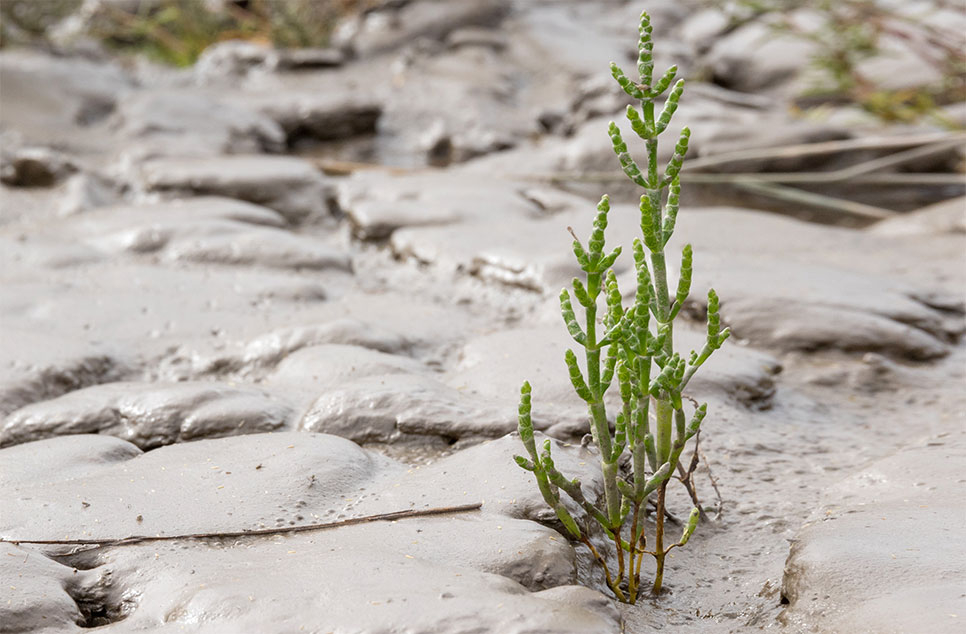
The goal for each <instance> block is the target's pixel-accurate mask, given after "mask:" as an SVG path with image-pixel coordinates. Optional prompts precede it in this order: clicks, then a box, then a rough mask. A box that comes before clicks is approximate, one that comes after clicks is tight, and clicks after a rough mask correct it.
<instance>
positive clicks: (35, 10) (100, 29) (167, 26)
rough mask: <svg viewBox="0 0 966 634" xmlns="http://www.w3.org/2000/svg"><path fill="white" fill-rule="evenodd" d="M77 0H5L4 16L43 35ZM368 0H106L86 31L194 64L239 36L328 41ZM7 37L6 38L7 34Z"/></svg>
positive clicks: (308, 43) (289, 43)
mask: <svg viewBox="0 0 966 634" xmlns="http://www.w3.org/2000/svg"><path fill="white" fill-rule="evenodd" d="M80 4H81V1H80V0H0V17H2V18H3V20H4V21H8V20H9V22H10V23H11V24H12V25H13V26H15V27H16V29H17V30H18V31H19V32H20V33H22V34H26V35H29V36H31V37H33V38H36V39H43V37H44V33H45V31H46V30H47V28H49V27H50V26H52V25H53V24H55V23H56V22H57V21H59V20H60V19H62V18H64V17H66V16H67V15H69V14H70V13H71V12H72V11H75V10H76V9H77V8H78V6H79V5H80ZM368 4H369V2H367V1H366V0H134V1H131V2H127V3H120V2H119V3H103V4H102V5H101V6H100V7H99V10H98V11H97V12H96V14H94V15H91V16H87V20H88V22H87V25H86V31H87V35H89V36H90V37H93V38H94V39H97V40H99V41H101V42H103V43H104V44H105V45H106V46H108V47H110V48H113V49H116V50H120V51H125V52H132V53H141V54H144V55H147V56H149V57H151V58H152V59H154V60H156V61H160V62H163V63H167V64H172V65H174V66H190V65H191V64H193V63H194V62H195V61H196V60H197V59H198V56H199V55H200V54H201V52H202V51H204V50H205V48H207V47H208V46H210V45H211V44H214V43H217V42H221V41H224V40H232V39H242V40H249V41H254V42H262V43H265V44H271V45H274V46H276V47H278V48H305V47H316V46H325V45H326V44H328V42H329V39H330V37H331V34H332V30H333V29H334V27H335V25H336V24H337V22H338V20H339V18H341V17H342V16H344V15H346V14H347V13H350V12H353V11H358V10H361V9H363V8H365V7H366V6H367V5H368ZM3 39H4V41H6V40H7V39H9V36H5V37H4V38H3Z"/></svg>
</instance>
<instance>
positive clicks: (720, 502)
mask: <svg viewBox="0 0 966 634" xmlns="http://www.w3.org/2000/svg"><path fill="white" fill-rule="evenodd" d="M701 459H702V460H704V467H705V468H706V469H707V470H708V479H709V480H711V488H712V489H714V494H715V497H716V498H717V500H718V503H717V504H716V507H717V508H716V509H715V513H714V519H715V521H717V520H718V519H720V518H721V511H722V510H723V509H724V500H723V499H722V497H721V491H720V490H719V489H718V479H717V478H715V477H714V473H712V472H711V461H710V460H708V457H707V456H706V455H704V452H703V451H702V452H701Z"/></svg>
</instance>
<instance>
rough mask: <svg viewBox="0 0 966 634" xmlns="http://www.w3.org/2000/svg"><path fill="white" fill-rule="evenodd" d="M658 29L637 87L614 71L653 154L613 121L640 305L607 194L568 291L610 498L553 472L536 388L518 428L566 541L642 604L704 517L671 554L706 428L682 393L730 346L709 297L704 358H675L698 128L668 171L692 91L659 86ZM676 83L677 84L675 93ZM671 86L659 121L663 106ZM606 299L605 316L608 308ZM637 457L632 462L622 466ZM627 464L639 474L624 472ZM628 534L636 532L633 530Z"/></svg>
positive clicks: (644, 20)
mask: <svg viewBox="0 0 966 634" xmlns="http://www.w3.org/2000/svg"><path fill="white" fill-rule="evenodd" d="M651 30H652V27H651V23H650V18H649V17H648V15H647V13H646V12H645V13H642V14H641V22H640V29H639V32H640V39H639V43H638V48H639V58H638V68H637V70H638V74H639V76H640V79H639V81H633V80H631V79H630V78H628V77H627V75H626V74H625V73H624V71H623V70H621V69H620V68H619V67H618V66H617V65H616V64H611V74H612V75H613V76H614V79H615V80H616V81H617V83H618V84H619V85H620V87H621V88H622V89H623V90H624V92H626V93H627V94H628V95H630V96H631V97H632V98H634V99H636V100H639V101H640V109H637V108H635V107H633V106H628V107H627V120H628V122H629V123H630V126H631V128H632V129H633V131H634V132H635V133H636V134H637V135H638V136H639V137H640V138H641V139H643V141H644V144H645V147H646V161H647V163H646V164H645V166H644V167H645V169H644V170H643V171H642V170H641V168H640V167H639V166H638V164H637V163H636V162H635V160H634V159H633V158H632V157H631V155H630V152H629V151H628V148H627V144H626V143H625V142H624V138H623V135H622V133H621V130H620V128H619V127H618V126H617V124H616V123H614V122H611V124H610V127H609V131H608V132H609V135H610V138H611V142H612V144H613V147H614V153H615V154H616V155H617V158H618V161H619V163H620V166H621V169H623V171H624V173H625V174H626V175H627V177H628V178H630V179H631V180H632V181H633V182H635V183H636V184H637V185H639V186H640V187H641V188H642V189H643V190H644V193H643V195H642V196H641V203H640V226H641V234H642V235H641V237H640V238H637V239H635V240H634V243H633V258H634V265H635V269H636V272H637V288H636V293H635V297H634V301H633V303H632V304H631V305H630V306H629V307H626V308H625V306H624V305H623V301H622V294H621V292H620V289H619V288H618V284H617V279H616V276H615V274H614V270H613V268H612V267H613V265H614V263H615V261H616V260H617V258H618V257H619V256H620V255H621V248H620V247H617V248H615V249H613V250H612V251H610V252H605V249H604V243H605V241H604V233H605V230H606V229H607V218H608V214H609V213H610V202H609V200H608V198H607V196H606V195H605V196H604V197H603V198H602V199H601V201H600V204H599V205H598V206H597V216H596V218H595V220H594V227H593V230H592V232H591V235H590V239H589V241H588V243H587V247H584V245H583V244H582V243H581V241H580V240H579V239H577V238H576V236H575V238H574V243H573V250H574V255H575V256H576V258H577V262H578V264H579V266H580V268H581V270H582V271H583V272H584V279H583V280H581V279H578V278H575V279H574V280H573V296H571V291H570V290H568V289H563V290H562V291H561V293H560V309H561V314H562V315H563V319H564V323H565V324H566V326H567V330H568V331H569V332H570V335H571V336H572V337H573V339H574V341H575V342H576V343H577V344H578V345H579V346H581V347H582V348H583V349H584V368H583V369H581V367H580V362H579V361H578V360H577V354H576V353H575V352H574V351H573V350H567V352H566V354H565V357H564V358H565V361H566V364H567V368H568V371H569V373H570V380H571V382H572V383H573V386H574V390H575V391H576V392H577V395H578V396H579V397H580V398H581V399H583V400H584V401H585V402H586V403H587V407H588V411H589V419H590V432H591V436H592V438H593V442H594V444H595V445H596V448H597V451H598V453H599V455H600V466H601V471H602V475H603V484H604V495H603V499H602V500H601V501H600V503H595V502H594V501H591V500H589V499H588V498H587V497H586V496H585V494H584V492H583V490H582V487H581V483H580V481H579V480H577V479H572V480H568V479H567V478H566V477H565V476H564V475H563V474H562V473H561V472H560V471H559V470H557V468H556V466H555V465H554V461H553V457H552V456H551V443H550V441H549V439H548V440H546V441H545V442H544V443H543V447H542V449H541V450H540V451H538V448H537V445H536V441H535V439H534V432H533V423H532V421H531V418H530V412H531V393H530V392H531V388H530V384H529V383H524V384H523V387H522V388H521V390H520V407H519V425H518V430H519V433H520V438H521V440H522V441H523V445H524V447H525V448H526V450H527V454H528V455H529V458H526V457H523V456H515V459H516V461H517V464H519V465H520V466H521V467H522V468H524V469H526V470H528V471H530V472H532V473H533V474H534V476H535V477H536V481H537V486H538V487H539V489H540V492H541V494H542V495H543V498H544V500H546V502H547V504H549V505H550V507H551V508H553V510H554V511H555V512H556V515H557V517H558V518H559V519H560V521H561V522H562V523H563V525H564V527H565V528H566V530H567V532H568V533H569V534H570V535H571V536H572V537H573V538H574V539H575V540H578V541H580V542H581V543H583V544H584V545H586V546H587V547H588V548H589V549H590V551H591V553H593V555H594V557H595V558H596V559H597V561H598V562H599V563H600V564H601V566H602V567H603V571H604V576H605V579H606V582H607V585H608V586H609V587H610V589H611V590H612V591H613V593H614V596H616V597H617V599H619V600H620V601H624V602H627V603H634V602H635V601H636V600H637V598H638V596H639V594H640V588H641V578H640V576H641V564H642V561H643V559H644V556H645V555H650V556H652V557H654V559H655V561H656V573H655V577H654V580H653V583H652V585H651V588H652V591H653V592H654V593H659V592H660V590H661V587H662V583H663V576H664V562H665V558H666V557H667V553H668V552H669V551H670V550H671V549H673V548H676V547H680V546H684V545H685V544H686V543H687V542H688V540H689V539H690V537H691V534H692V533H693V532H694V529H695V527H696V526H697V523H698V519H699V516H700V511H699V509H697V508H694V509H693V510H692V511H691V514H690V517H689V518H688V521H687V522H686V524H685V528H684V531H683V533H682V535H681V537H680V538H679V539H678V541H676V542H674V543H672V544H670V545H666V544H665V534H664V533H665V531H664V518H665V501H666V491H667V486H668V482H669V479H670V477H671V474H672V473H673V472H674V471H675V469H676V468H677V466H678V462H679V461H680V457H681V453H682V452H683V451H684V448H685V446H686V445H687V443H688V441H689V440H690V439H691V438H693V437H694V436H695V435H696V434H697V433H698V431H699V429H700V428H701V422H702V421H703V420H704V417H705V414H706V413H707V404H702V405H697V406H695V407H694V408H693V409H694V411H693V412H692V413H691V416H690V420H689V418H688V416H687V414H686V413H685V405H684V404H685V402H686V401H689V399H688V398H687V397H684V394H683V393H684V389H685V387H686V386H687V385H688V382H689V381H690V380H691V377H693V376H694V373H695V372H696V371H697V370H698V368H700V367H701V365H702V364H704V362H705V361H707V359H708V358H709V357H710V356H711V354H712V353H713V352H714V351H715V350H717V349H718V348H720V347H721V345H722V344H723V343H724V341H725V340H726V339H727V338H728V335H729V330H728V329H727V328H725V329H722V328H721V319H720V317H719V314H718V296H717V295H716V294H715V292H714V290H711V291H709V292H708V309H707V321H708V334H707V339H706V342H705V344H704V347H703V348H702V349H701V350H700V351H691V352H690V354H689V355H687V356H682V355H681V354H680V353H679V352H676V351H675V349H674V328H673V324H674V320H675V318H676V317H677V316H678V315H679V313H680V311H681V307H682V306H683V305H684V302H685V301H686V300H687V298H688V296H689V294H690V290H691V275H692V273H691V272H692V267H691V263H692V250H691V246H690V245H687V246H685V247H684V249H683V252H682V255H681V270H680V276H679V279H678V284H677V288H676V289H675V292H674V294H673V295H672V294H671V292H670V290H669V286H668V271H667V264H666V259H665V253H664V249H665V246H666V245H667V243H668V240H669V239H670V237H671V234H672V233H673V232H674V225H675V220H676V219H677V214H678V205H679V199H680V193H681V180H680V172H681V166H682V163H683V161H684V157H685V155H686V154H687V151H688V141H689V139H690V135H691V133H690V130H688V129H687V128H684V129H683V130H682V131H681V133H680V136H679V137H678V141H677V144H676V146H675V149H674V154H673V156H672V157H671V159H670V161H669V162H668V164H667V165H666V166H665V168H664V171H663V174H661V173H659V166H658V159H657V156H658V153H657V150H658V136H659V135H660V134H661V133H663V132H664V131H665V130H666V129H667V127H668V125H669V124H670V121H671V118H672V116H673V115H674V112H675V110H677V106H678V102H679V100H680V98H681V95H682V93H683V90H684V80H677V82H675V81H674V80H675V76H676V74H677V68H676V67H674V66H672V67H671V68H669V69H668V70H667V71H666V72H665V73H664V74H663V75H662V76H661V77H660V78H659V79H658V80H657V81H653V75H654V62H653V56H652V49H653V42H652V40H651ZM672 82H673V85H672ZM669 88H670V93H669V94H668V96H667V98H666V99H665V101H664V106H663V109H662V110H661V112H660V114H657V113H656V110H655V103H654V102H655V100H656V99H657V98H658V97H660V95H662V94H663V93H664V92H665V91H666V90H668V89H669ZM601 295H603V296H604V297H603V306H602V305H601ZM574 298H575V299H576V300H577V304H578V305H579V306H580V308H581V309H582V312H583V323H581V321H580V320H579V319H578V317H577V312H576V311H575V310H574V305H573V299H574ZM615 378H616V384H617V388H618V389H619V391H620V397H621V403H622V406H621V409H620V410H619V411H618V412H616V415H615V416H614V420H613V427H612V425H611V420H610V418H609V417H608V415H607V408H606V405H605V402H604V395H605V393H606V392H607V391H608V389H609V388H610V387H611V385H612V384H613V383H614V382H615ZM625 455H627V456H628V458H625V459H624V460H622V457H623V456H625ZM624 463H627V464H629V465H630V466H629V468H626V467H625V468H623V469H622V467H621V465H622V464H624ZM561 491H563V493H564V494H566V495H567V496H569V497H570V498H571V499H573V500H574V501H575V502H576V503H577V504H578V505H579V507H580V508H581V509H582V511H583V513H582V514H580V515H578V516H577V517H574V515H572V514H571V513H570V511H568V510H567V507H566V506H565V505H564V504H563V502H562V501H561V497H560V492H561ZM653 494H656V495H657V500H656V507H657V511H656V516H655V528H654V536H653V541H652V542H651V543H650V544H649V543H648V539H647V536H646V534H645V533H646V531H645V521H644V519H645V518H644V513H645V509H646V506H647V501H648V498H649V497H650V496H651V495H653ZM591 521H595V522H596V523H597V524H598V525H599V526H600V528H601V529H602V530H603V533H604V534H605V535H606V536H607V538H609V539H610V540H611V541H612V542H613V543H614V548H615V550H616V559H617V570H616V572H614V571H612V570H611V567H610V566H608V563H607V559H606V558H605V557H604V556H603V555H601V553H600V552H599V551H598V550H597V549H596V548H595V547H594V546H593V544H592V543H591V541H590V539H589V534H590V532H589V528H590V526H589V525H588V522H591ZM625 530H626V531H627V532H625Z"/></svg>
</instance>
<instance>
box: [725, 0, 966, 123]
mask: <svg viewBox="0 0 966 634" xmlns="http://www.w3.org/2000/svg"><path fill="white" fill-rule="evenodd" d="M901 7H902V5H897V4H895V3H884V2H881V0H806V1H801V0H738V1H737V2H736V3H735V4H734V5H732V11H731V17H732V20H733V23H734V24H741V23H745V22H748V21H751V20H756V19H759V18H762V17H770V18H771V19H772V25H773V27H774V28H775V30H776V31H777V32H780V33H783V34H790V35H793V36H796V37H801V38H803V39H807V40H810V41H812V42H815V44H816V45H817V46H816V49H817V53H816V54H815V55H814V56H813V57H812V59H811V65H812V67H813V68H815V69H816V70H817V71H818V73H816V78H817V80H816V82H815V84H814V85H813V86H812V87H811V88H810V89H809V91H808V92H807V93H806V94H805V95H803V97H804V98H805V101H812V102H814V101H819V102H822V101H824V102H845V103H854V104H856V105H858V106H860V107H861V108H863V109H864V110H866V111H867V112H869V113H871V114H873V115H875V116H876V117H878V118H879V119H881V120H883V121H885V122H889V123H911V122H914V121H917V120H919V119H921V118H924V117H925V118H930V119H933V120H935V121H936V122H937V123H940V124H942V125H947V126H952V125H953V124H952V122H950V121H949V120H947V119H945V118H944V117H943V116H942V113H941V112H940V111H939V108H940V107H941V106H944V105H947V104H953V103H960V102H962V101H963V100H966V58H964V55H963V51H962V43H961V40H960V38H961V35H962V34H959V33H956V32H952V31H949V30H945V29H942V28H939V27H937V26H936V25H934V24H929V23H927V22H926V21H925V20H923V19H920V18H917V17H916V16H915V15H914V14H912V13H909V12H904V11H901V10H900V9H901ZM934 7H935V8H936V9H944V8H946V9H953V10H962V3H961V2H944V1H943V0H935V2H934ZM801 9H807V10H811V11H814V12H815V13H816V14H817V15H818V16H819V18H820V20H821V26H820V27H819V28H809V29H804V28H802V27H801V26H799V25H797V24H796V22H795V20H793V19H791V14H792V12H793V11H796V10H801ZM886 39H891V40H892V41H893V43H901V45H903V46H905V47H906V48H907V49H908V51H909V52H910V53H912V54H914V55H916V56H917V57H919V58H920V59H921V60H922V62H923V65H924V67H927V66H931V67H933V68H935V69H936V70H937V71H938V74H939V75H940V76H941V77H942V79H941V80H939V81H937V82H933V83H930V84H923V85H918V86H915V87H912V88H901V89H888V88H885V87H883V86H881V85H879V84H877V83H876V81H875V80H873V79H871V78H869V77H867V76H866V75H865V74H863V72H862V69H861V64H862V62H864V61H866V60H870V59H873V58H877V57H884V58H888V57H889V56H890V54H891V53H890V52H889V51H888V50H886V47H885V46H884V43H885V41H886Z"/></svg>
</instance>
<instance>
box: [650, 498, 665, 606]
mask: <svg viewBox="0 0 966 634" xmlns="http://www.w3.org/2000/svg"><path fill="white" fill-rule="evenodd" d="M666 495H667V481H665V482H664V484H662V485H661V487H660V488H659V489H658V490H657V527H656V528H655V530H654V559H655V560H656V562H657V570H656V571H655V572H654V585H653V586H652V587H651V592H653V593H654V594H658V593H660V592H661V585H662V584H663V583H664V557H665V555H667V551H665V550H664V502H665V497H666Z"/></svg>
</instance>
